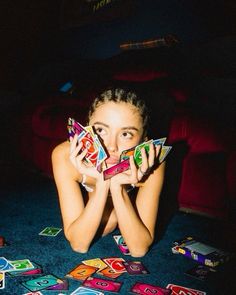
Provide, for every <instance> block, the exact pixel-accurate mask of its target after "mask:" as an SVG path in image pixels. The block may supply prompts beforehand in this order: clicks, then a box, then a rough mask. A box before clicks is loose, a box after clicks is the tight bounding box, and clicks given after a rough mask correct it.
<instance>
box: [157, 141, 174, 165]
mask: <svg viewBox="0 0 236 295" xmlns="http://www.w3.org/2000/svg"><path fill="white" fill-rule="evenodd" d="M171 149H172V146H169V145H163V146H162V148H161V152H160V155H159V163H162V162H163V161H164V160H165V158H166V157H167V155H168V154H169V152H170V150H171Z"/></svg>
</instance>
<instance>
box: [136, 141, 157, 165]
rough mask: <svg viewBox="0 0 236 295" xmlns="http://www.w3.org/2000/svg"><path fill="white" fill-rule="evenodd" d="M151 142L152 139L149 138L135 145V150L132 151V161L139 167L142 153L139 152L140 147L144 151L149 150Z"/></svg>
mask: <svg viewBox="0 0 236 295" xmlns="http://www.w3.org/2000/svg"><path fill="white" fill-rule="evenodd" d="M152 142H153V140H149V141H147V142H143V143H141V144H139V145H137V146H136V148H135V151H134V161H135V163H136V164H137V165H138V166H139V167H140V166H141V164H142V154H141V149H142V148H144V149H145V151H146V153H148V152H149V150H150V144H151V143H152Z"/></svg>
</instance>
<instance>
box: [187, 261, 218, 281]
mask: <svg viewBox="0 0 236 295" xmlns="http://www.w3.org/2000/svg"><path fill="white" fill-rule="evenodd" d="M212 272H215V269H213V268H211V267H208V266H206V265H202V264H198V265H196V266H194V267H193V268H191V269H189V270H187V271H186V272H185V274H186V275H189V276H191V277H194V278H196V279H199V280H202V281H205V280H206V279H207V278H208V277H209V275H210V274H211V273H212Z"/></svg>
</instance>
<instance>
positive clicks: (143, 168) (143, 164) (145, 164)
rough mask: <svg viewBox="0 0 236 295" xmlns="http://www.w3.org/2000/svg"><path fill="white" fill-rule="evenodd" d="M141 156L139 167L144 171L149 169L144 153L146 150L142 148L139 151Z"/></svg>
mask: <svg viewBox="0 0 236 295" xmlns="http://www.w3.org/2000/svg"><path fill="white" fill-rule="evenodd" d="M141 155H142V164H141V166H140V167H142V171H144V172H145V171H146V170H147V169H148V167H149V164H148V156H147V153H146V150H145V148H142V149H141Z"/></svg>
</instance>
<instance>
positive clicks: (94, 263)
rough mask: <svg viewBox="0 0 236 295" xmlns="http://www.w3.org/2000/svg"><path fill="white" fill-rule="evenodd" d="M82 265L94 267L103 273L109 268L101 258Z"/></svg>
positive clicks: (84, 261) (84, 262)
mask: <svg viewBox="0 0 236 295" xmlns="http://www.w3.org/2000/svg"><path fill="white" fill-rule="evenodd" d="M82 263H83V264H85V265H89V266H93V267H95V268H97V269H98V271H101V270H103V269H104V268H106V267H107V264H106V263H105V262H104V261H103V260H102V259H101V258H94V259H88V260H83V261H82Z"/></svg>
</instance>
